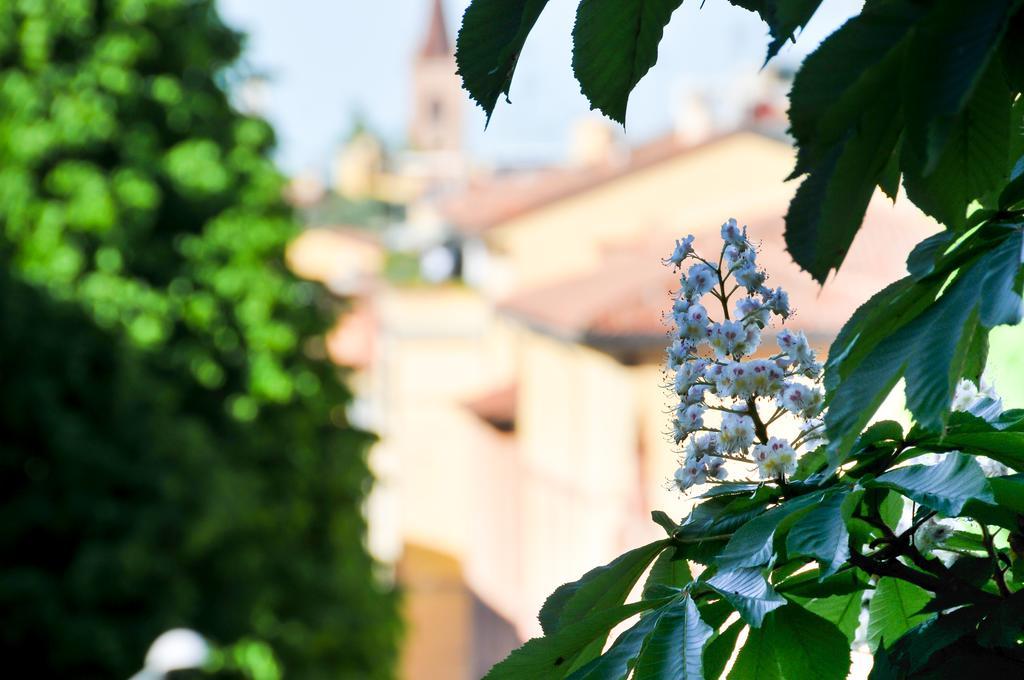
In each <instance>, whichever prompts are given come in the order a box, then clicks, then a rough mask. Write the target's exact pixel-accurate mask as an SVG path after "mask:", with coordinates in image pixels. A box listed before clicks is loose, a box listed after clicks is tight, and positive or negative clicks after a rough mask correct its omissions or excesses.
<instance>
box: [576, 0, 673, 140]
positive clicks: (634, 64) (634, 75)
mask: <svg viewBox="0 0 1024 680" xmlns="http://www.w3.org/2000/svg"><path fill="white" fill-rule="evenodd" d="M681 4H682V0H628V1H626V2H623V1H622V0H582V1H581V2H580V4H579V7H578V8H577V10H576V25H575V27H574V28H573V31H572V37H573V50H572V67H573V72H574V73H575V74H576V80H578V81H579V83H580V87H581V89H582V90H583V94H584V95H585V96H586V98H587V99H588V100H590V105H591V107H592V108H595V109H599V110H600V111H601V112H602V113H603V114H605V115H606V116H608V117H609V118H611V119H612V120H615V121H618V122H619V123H620V124H623V125H625V123H626V105H627V103H628V101H629V93H630V92H632V91H633V88H634V87H636V84H637V83H639V82H640V79H641V78H643V77H644V76H645V75H646V74H647V72H648V71H649V70H650V69H651V67H652V66H654V63H655V62H656V61H657V60H658V43H660V42H661V36H662V33H663V32H664V30H665V26H666V25H668V21H669V19H670V18H671V17H672V12H674V11H675V10H676V8H678V7H679V5H681Z"/></svg>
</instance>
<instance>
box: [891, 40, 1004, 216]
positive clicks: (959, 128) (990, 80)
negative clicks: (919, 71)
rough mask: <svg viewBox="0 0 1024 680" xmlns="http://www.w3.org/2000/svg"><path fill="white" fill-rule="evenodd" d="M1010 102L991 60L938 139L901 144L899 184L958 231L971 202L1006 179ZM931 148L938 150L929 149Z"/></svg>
mask: <svg viewBox="0 0 1024 680" xmlns="http://www.w3.org/2000/svg"><path fill="white" fill-rule="evenodd" d="M946 51H947V50H943V52H946ZM924 80H925V79H915V81H917V82H922V81H924ZM1012 105H1013V95H1012V94H1011V92H1010V90H1009V88H1008V87H1007V86H1006V81H1005V80H1004V79H1003V75H1002V65H1001V64H1000V63H999V62H994V63H993V64H992V66H991V67H990V68H989V70H988V73H987V74H986V75H985V77H984V78H983V79H982V80H981V82H980V83H979V84H978V87H977V89H976V91H975V92H974V95H973V96H972V97H971V99H970V101H969V102H968V103H967V106H966V108H965V109H964V110H963V111H962V112H960V113H959V114H958V115H957V116H956V117H955V118H954V119H953V120H951V121H950V122H949V123H947V124H946V126H947V127H948V128H949V130H948V132H946V133H945V134H943V135H942V136H943V137H944V142H943V143H941V144H938V143H931V144H930V143H929V141H930V140H927V141H926V140H921V141H919V142H918V143H917V144H909V143H907V144H904V145H903V150H904V154H903V161H902V166H903V171H904V179H903V185H904V186H905V187H906V189H907V196H908V197H909V198H910V200H912V201H913V202H914V203H915V204H916V205H917V206H918V207H919V208H921V209H922V210H923V211H924V212H926V213H928V214H929V215H931V216H933V217H934V218H935V219H936V220H938V221H939V222H941V223H943V224H945V225H946V226H948V227H949V228H951V229H954V230H956V229H961V228H962V227H963V226H964V222H965V220H966V218H967V207H968V205H969V204H970V203H971V201H973V200H975V199H978V198H980V197H982V196H985V195H986V194H989V193H991V192H995V191H997V190H999V189H1001V188H1002V187H1003V186H1004V184H1005V183H1006V181H1007V178H1008V175H1009V171H1010V165H1009V163H1010V160H1009V156H1008V147H1007V144H1006V140H1007V139H1008V138H1009V136H1010V113H1011V107H1012ZM922 125H923V123H922ZM931 127H933V126H929V129H931ZM931 134H932V135H935V134H938V133H935V132H932V133H931ZM922 146H925V147H926V148H921V147H922ZM933 146H935V147H938V148H936V149H935V150H934V151H933V152H931V153H929V152H930V149H931V147H933Z"/></svg>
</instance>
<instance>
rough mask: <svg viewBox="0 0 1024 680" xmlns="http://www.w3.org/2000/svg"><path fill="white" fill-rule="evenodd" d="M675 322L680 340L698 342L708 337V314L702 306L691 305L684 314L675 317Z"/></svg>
mask: <svg viewBox="0 0 1024 680" xmlns="http://www.w3.org/2000/svg"><path fill="white" fill-rule="evenodd" d="M675 322H676V327H677V334H678V337H679V338H681V339H688V340H693V341H694V342H700V341H701V340H703V339H705V338H706V337H708V312H707V310H706V309H704V307H703V305H699V304H695V305H691V306H690V307H689V309H687V310H686V313H685V314H678V315H676V317H675Z"/></svg>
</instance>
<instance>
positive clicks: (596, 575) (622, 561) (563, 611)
mask: <svg viewBox="0 0 1024 680" xmlns="http://www.w3.org/2000/svg"><path fill="white" fill-rule="evenodd" d="M667 545H668V541H667V540H661V541H655V542H653V543H649V544H647V545H645V546H642V547H640V548H634V549H633V550H630V551H629V552H627V553H625V554H624V555H620V556H619V557H617V558H616V559H615V560H613V561H612V562H610V563H608V564H606V565H604V566H602V567H597V568H595V569H591V570H590V571H588V572H587V573H586V574H584V575H583V576H582V577H581V578H580V579H579V580H578V581H573V582H572V583H566V584H564V585H561V586H559V587H558V588H557V589H556V590H555V592H553V593H551V595H550V596H548V599H547V600H545V601H544V606H543V607H541V610H540V614H539V616H538V618H539V619H540V623H541V627H542V628H543V629H544V633H545V634H547V635H550V634H551V633H554V632H557V631H558V630H559V629H561V628H563V627H565V626H566V625H569V624H572V623H575V622H577V621H580V620H582V619H583V618H584V617H586V616H588V615H589V614H591V613H593V612H596V611H600V610H602V609H607V608H609V607H614V606H616V605H620V604H622V603H623V601H625V599H626V596H627V595H629V592H630V591H631V590H632V589H633V586H634V585H635V584H636V582H637V579H639V578H640V575H641V574H643V573H644V571H645V570H646V569H647V565H649V564H650V563H651V560H653V559H654V558H655V556H656V555H657V554H658V553H660V552H661V551H662V550H664V549H665V547H666V546H667Z"/></svg>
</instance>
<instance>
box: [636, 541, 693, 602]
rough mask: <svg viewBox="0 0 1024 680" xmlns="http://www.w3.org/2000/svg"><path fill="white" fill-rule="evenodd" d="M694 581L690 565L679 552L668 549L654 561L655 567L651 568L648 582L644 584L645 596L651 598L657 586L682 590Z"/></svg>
mask: <svg viewBox="0 0 1024 680" xmlns="http://www.w3.org/2000/svg"><path fill="white" fill-rule="evenodd" d="M692 580H693V576H692V575H691V574H690V565H689V564H688V563H687V562H686V560H685V559H684V558H683V557H682V556H681V554H679V553H678V551H676V550H672V549H668V550H665V551H663V552H662V553H661V554H660V555H658V559H656V560H654V566H652V567H651V572H650V573H649V574H648V575H647V581H646V582H645V583H644V594H643V596H644V597H646V598H649V597H651V592H652V589H654V588H655V587H656V586H669V587H672V588H682V587H683V586H685V585H686V584H687V583H689V582H690V581H692Z"/></svg>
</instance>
